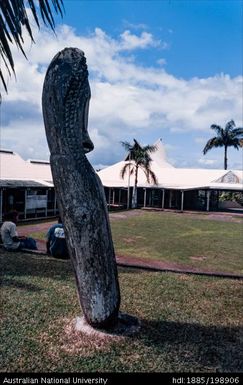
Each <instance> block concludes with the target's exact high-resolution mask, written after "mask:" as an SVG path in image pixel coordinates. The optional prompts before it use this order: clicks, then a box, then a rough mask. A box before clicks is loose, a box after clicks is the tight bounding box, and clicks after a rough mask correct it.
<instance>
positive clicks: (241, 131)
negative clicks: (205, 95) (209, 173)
mask: <svg viewBox="0 0 243 385" xmlns="http://www.w3.org/2000/svg"><path fill="white" fill-rule="evenodd" d="M211 128H212V130H214V131H215V132H216V134H217V136H215V137H213V138H211V139H209V140H208V141H207V143H206V146H205V147H204V149H203V154H204V155H205V154H206V153H207V152H208V151H209V150H211V149H212V148H216V147H224V169H225V170H227V160H228V159H227V150H228V147H234V148H236V149H237V150H239V148H240V141H241V140H242V137H243V128H241V127H235V122H234V121H233V120H230V121H229V122H228V123H226V125H225V128H222V127H220V126H218V125H217V124H212V125H211Z"/></svg>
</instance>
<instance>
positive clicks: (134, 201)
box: [132, 165, 138, 209]
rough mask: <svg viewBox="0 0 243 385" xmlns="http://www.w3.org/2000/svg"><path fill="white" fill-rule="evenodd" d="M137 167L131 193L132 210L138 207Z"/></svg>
mask: <svg viewBox="0 0 243 385" xmlns="http://www.w3.org/2000/svg"><path fill="white" fill-rule="evenodd" d="M137 186H138V165H136V168H135V181H134V186H133V192H132V208H133V209H135V208H136V207H137V205H138V187H137Z"/></svg>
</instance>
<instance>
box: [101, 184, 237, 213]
mask: <svg viewBox="0 0 243 385" xmlns="http://www.w3.org/2000/svg"><path fill="white" fill-rule="evenodd" d="M223 192H232V190H221V189H210V188H204V189H188V190H185V189H170V188H160V187H156V188H155V187H138V189H137V205H138V206H137V207H138V208H145V207H147V208H157V209H162V210H163V209H171V210H178V211H184V210H196V211H221V210H222V205H221V203H220V195H221V194H222V193H223ZM233 192H237V193H240V194H242V198H243V191H242V189H239V190H238V191H237V190H233ZM105 195H106V200H107V204H108V208H112V209H126V208H131V197H132V187H130V194H128V188H124V187H121V188H119V187H105ZM128 195H129V196H128ZM235 206H236V208H237V207H238V205H237V204H236V205H235ZM242 210H243V207H242Z"/></svg>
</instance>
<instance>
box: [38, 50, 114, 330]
mask: <svg viewBox="0 0 243 385" xmlns="http://www.w3.org/2000/svg"><path fill="white" fill-rule="evenodd" d="M89 99H90V88H89V82H88V71H87V65H86V59H85V57H84V54H83V52H82V51H80V50H78V49H75V48H66V49H64V50H63V51H61V52H59V53H58V54H57V55H56V56H55V57H54V59H53V60H52V62H51V64H50V66H49V68H48V70H47V74H46V78H45V83H44V87H43V96H42V105H43V116H44V123H45V129H46V136H47V141H48V145H49V148H50V152H51V159H50V160H51V169H52V175H53V182H54V186H55V190H56V193H57V197H58V206H59V210H60V214H61V217H62V220H63V223H64V229H65V234H66V238H67V245H68V250H69V253H70V257H71V261H72V264H73V267H74V272H75V278H76V282H77V289H78V296H79V300H80V304H81V307H82V309H83V313H84V316H85V318H86V320H87V322H88V323H89V324H91V325H92V326H94V327H98V328H101V327H102V328H108V327H110V326H111V325H113V324H115V323H116V322H117V320H118V310H119V305H120V291H119V283H118V275H117V266H116V260H115V253H114V247H113V242H112V237H111V230H110V224H109V217H108V211H107V204H106V200H105V195H104V189H103V186H102V184H101V182H100V179H99V177H98V176H97V174H96V173H95V171H94V170H93V168H92V166H91V165H90V163H89V162H88V160H87V158H86V156H85V153H86V152H88V151H90V150H92V149H93V144H92V142H91V140H90V138H89V135H88V132H87V124H88V106H89Z"/></svg>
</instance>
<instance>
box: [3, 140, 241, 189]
mask: <svg viewBox="0 0 243 385" xmlns="http://www.w3.org/2000/svg"><path fill="white" fill-rule="evenodd" d="M155 145H156V147H157V150H156V151H155V152H154V153H152V154H151V158H152V162H151V168H152V171H153V172H154V173H155V175H156V177H157V179H158V185H157V186H154V185H151V184H149V183H148V182H147V180H146V176H145V175H144V172H143V171H141V170H139V172H138V187H152V186H153V187H158V188H167V189H176V190H191V189H218V190H224V189H225V190H235V191H243V170H213V169H189V168H187V169H186V168H175V167H173V166H172V165H171V164H170V163H168V162H167V160H166V155H165V149H164V146H163V144H162V142H161V140H158V141H157V142H155ZM126 163H128V161H125V160H124V161H121V162H118V163H115V164H114V165H112V166H109V167H106V168H105V169H103V170H100V171H99V172H98V175H99V177H100V179H101V181H102V183H103V186H105V187H120V188H127V187H128V179H129V178H128V174H127V175H125V177H124V179H122V177H121V169H122V167H123V166H124V165H125V164H126ZM129 185H130V186H133V185H134V175H131V176H130V180H129ZM0 187H53V182H52V173H51V167H50V164H49V162H48V161H42V160H28V161H25V160H23V159H22V158H21V157H20V156H19V155H18V154H16V153H15V152H13V151H10V150H0Z"/></svg>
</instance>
